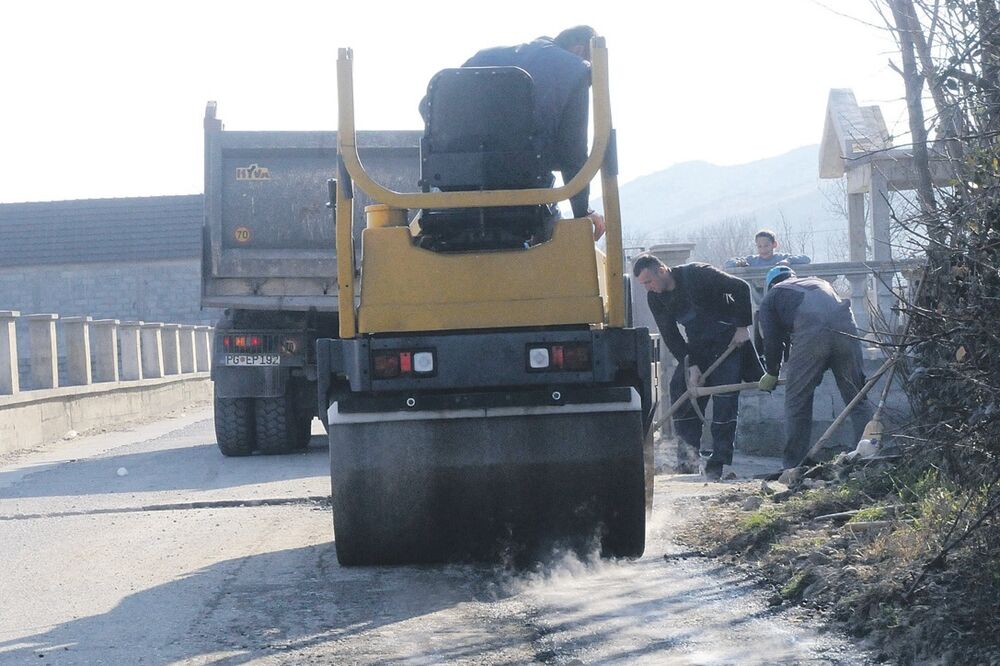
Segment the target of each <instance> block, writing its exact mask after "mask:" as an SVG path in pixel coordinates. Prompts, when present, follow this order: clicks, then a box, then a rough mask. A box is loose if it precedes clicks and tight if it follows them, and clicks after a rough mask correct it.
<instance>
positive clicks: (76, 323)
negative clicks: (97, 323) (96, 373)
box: [62, 317, 94, 386]
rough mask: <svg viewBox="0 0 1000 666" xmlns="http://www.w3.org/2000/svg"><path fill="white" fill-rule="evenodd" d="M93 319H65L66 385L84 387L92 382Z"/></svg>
mask: <svg viewBox="0 0 1000 666" xmlns="http://www.w3.org/2000/svg"><path fill="white" fill-rule="evenodd" d="M93 320H94V319H93V317H66V318H64V319H63V320H62V322H63V340H64V341H65V343H66V383H67V384H68V385H69V386H86V385H88V384H92V383H93V381H94V378H93V373H92V370H91V367H90V322H92V321H93Z"/></svg>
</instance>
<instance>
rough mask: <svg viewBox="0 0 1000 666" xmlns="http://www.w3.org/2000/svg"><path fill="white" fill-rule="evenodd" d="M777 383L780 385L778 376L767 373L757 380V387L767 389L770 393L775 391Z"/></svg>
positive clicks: (762, 389)
mask: <svg viewBox="0 0 1000 666" xmlns="http://www.w3.org/2000/svg"><path fill="white" fill-rule="evenodd" d="M777 385H778V378H777V377H775V376H774V375H769V374H767V373H765V374H764V376H763V377H761V378H760V381H759V382H757V388H759V389H760V390H761V391H767V392H768V393H770V392H771V391H773V390H774V387H776V386H777Z"/></svg>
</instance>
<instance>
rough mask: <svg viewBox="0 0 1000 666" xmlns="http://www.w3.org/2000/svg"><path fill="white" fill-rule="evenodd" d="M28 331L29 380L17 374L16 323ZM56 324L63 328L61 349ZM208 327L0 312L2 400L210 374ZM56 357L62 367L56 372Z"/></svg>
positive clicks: (57, 364)
mask: <svg viewBox="0 0 1000 666" xmlns="http://www.w3.org/2000/svg"><path fill="white" fill-rule="evenodd" d="M18 322H21V326H23V327H25V328H26V330H27V333H28V340H29V347H30V350H29V351H30V355H29V359H30V362H29V366H28V367H29V368H30V370H29V376H28V377H24V378H23V379H24V380H26V381H22V377H21V373H20V370H19V367H18V365H19V363H18V360H19V357H18V347H17V344H18V343H17V324H18ZM57 326H58V327H59V328H60V329H61V331H60V332H61V334H62V335H61V339H62V346H63V347H64V349H60V348H59V336H57ZM211 344H212V327H211V326H195V325H185V324H168V323H162V322H142V321H124V322H123V321H120V320H118V319H96V320H95V319H94V318H93V317H89V316H85V317H63V318H60V317H59V315H57V314H29V315H24V316H22V315H21V313H20V312H18V311H15V310H3V311H0V396H3V395H17V394H19V393H22V392H30V391H33V390H43V389H54V388H60V387H65V386H89V385H91V384H113V383H117V382H126V381H127V382H135V381H141V380H147V379H162V378H164V377H169V376H171V375H185V374H194V373H203V372H208V371H209V369H210V359H211ZM60 357H63V358H64V366H63V368H62V372H60Z"/></svg>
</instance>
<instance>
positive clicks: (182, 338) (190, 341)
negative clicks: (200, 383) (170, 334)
mask: <svg viewBox="0 0 1000 666" xmlns="http://www.w3.org/2000/svg"><path fill="white" fill-rule="evenodd" d="M177 335H178V338H179V342H180V348H181V373H182V374H186V373H189V372H194V367H195V362H194V326H181V327H180V330H179V331H178V332H177Z"/></svg>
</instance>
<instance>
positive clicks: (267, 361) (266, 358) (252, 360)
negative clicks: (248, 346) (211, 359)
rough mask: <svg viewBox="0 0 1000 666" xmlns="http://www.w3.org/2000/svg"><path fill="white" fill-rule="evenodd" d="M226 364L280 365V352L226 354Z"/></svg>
mask: <svg viewBox="0 0 1000 666" xmlns="http://www.w3.org/2000/svg"><path fill="white" fill-rule="evenodd" d="M225 364H226V365H281V355H280V354H226V357H225Z"/></svg>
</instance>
